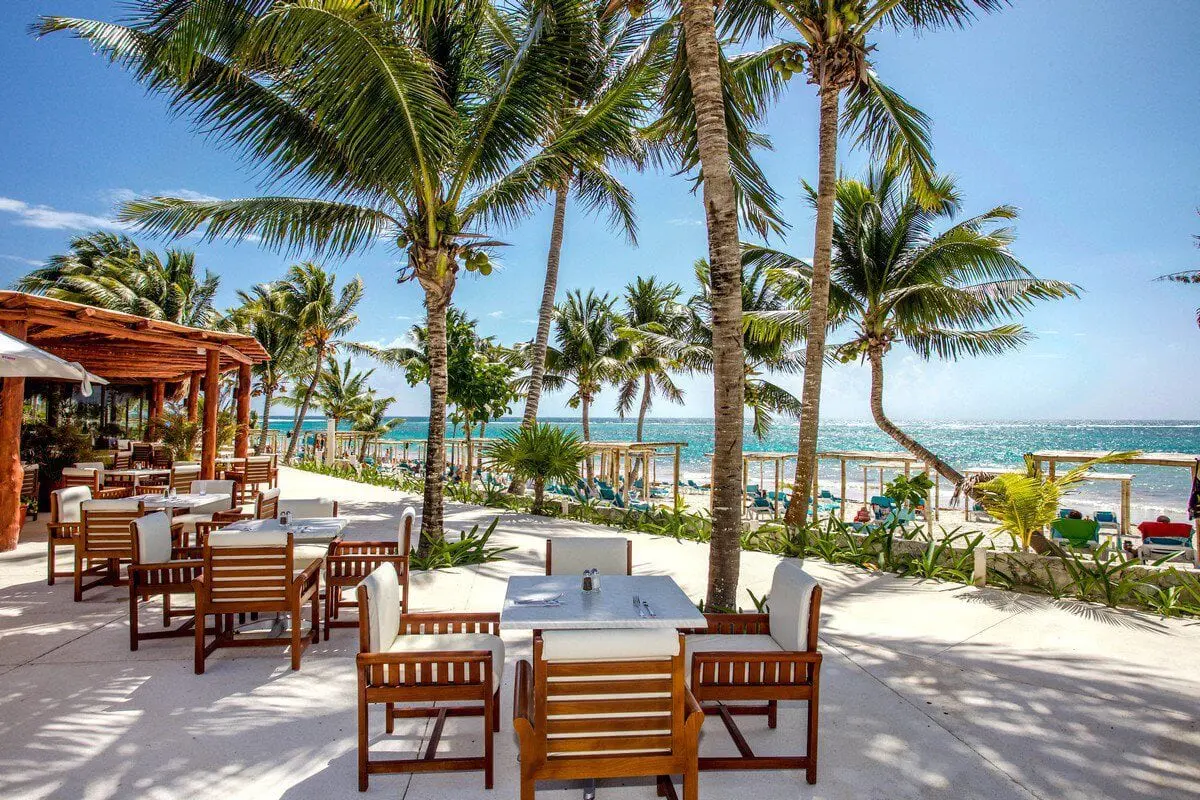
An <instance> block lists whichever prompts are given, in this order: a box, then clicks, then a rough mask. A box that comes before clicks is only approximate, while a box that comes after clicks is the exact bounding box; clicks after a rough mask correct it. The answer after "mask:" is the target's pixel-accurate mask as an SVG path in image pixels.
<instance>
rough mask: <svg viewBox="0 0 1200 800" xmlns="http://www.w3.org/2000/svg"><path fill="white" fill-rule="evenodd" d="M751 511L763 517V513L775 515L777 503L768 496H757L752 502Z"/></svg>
mask: <svg viewBox="0 0 1200 800" xmlns="http://www.w3.org/2000/svg"><path fill="white" fill-rule="evenodd" d="M750 513H752V514H754V515H755V516H756V517H762V515H763V514H766V515H768V516H774V515H775V503H774V502H773V501H772V500H771V499H769V498H766V497H755V498H754V502H753V503H751V504H750Z"/></svg>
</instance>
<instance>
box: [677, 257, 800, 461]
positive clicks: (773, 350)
mask: <svg viewBox="0 0 1200 800" xmlns="http://www.w3.org/2000/svg"><path fill="white" fill-rule="evenodd" d="M696 283H697V290H696V293H695V294H693V295H692V297H691V298H690V299H689V300H688V312H689V315H690V317H691V319H690V325H689V330H688V334H687V335H688V343H687V345H686V346H685V347H684V348H683V349H682V350H681V360H682V362H683V363H684V364H685V365H687V366H688V367H689V368H690V369H691V370H693V371H695V372H711V371H712V363H713V357H712V324H711V320H712V314H713V312H712V296H713V291H712V281H711V278H710V271H709V267H708V263H707V262H706V261H704V260H703V259H701V260H700V261H697V262H696ZM781 289H782V287H781V285H780V283H779V281H778V280H776V279H775V278H774V277H773V276H771V275H770V274H769V273H768V271H767V269H766V268H765V267H760V266H756V265H750V266H748V267H746V268H744V269H743V276H742V303H741V306H742V309H743V320H744V323H745V324H744V325H743V333H742V336H743V342H742V350H743V352H744V353H745V357H744V361H743V376H742V385H743V404H744V405H745V407H746V408H748V409H750V412H751V428H750V429H751V431H752V432H753V433H754V435H755V437H757V438H758V439H759V440H760V441H761V440H762V439H764V438H765V437H766V435H767V434H768V433H769V432H770V430H771V425H772V424H773V423H774V420H775V417H776V416H778V415H780V414H786V415H788V416H792V417H796V416H799V414H800V401H799V400H798V399H797V398H796V397H795V395H793V394H792V393H791V392H789V391H788V390H787V389H785V388H783V387H782V386H780V385H779V384H778V383H776V382H775V381H773V380H771V379H770V378H768V377H765V376H766V375H768V374H778V373H782V374H788V375H794V374H796V373H799V372H800V371H801V369H802V367H803V363H804V359H803V355H802V353H801V351H800V349H799V342H800V338H801V332H800V330H799V329H797V328H796V327H795V326H794V325H791V326H789V325H787V324H784V323H779V322H775V321H773V319H772V315H774V314H777V313H779V312H780V311H782V310H783V309H785V308H786V307H787V301H786V299H785V298H784V297H783V295H782V294H781ZM739 480H740V478H739Z"/></svg>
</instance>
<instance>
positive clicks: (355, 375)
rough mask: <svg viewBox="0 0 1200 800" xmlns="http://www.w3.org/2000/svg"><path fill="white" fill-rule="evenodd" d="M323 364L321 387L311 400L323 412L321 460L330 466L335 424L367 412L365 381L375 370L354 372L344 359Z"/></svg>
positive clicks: (369, 391)
mask: <svg viewBox="0 0 1200 800" xmlns="http://www.w3.org/2000/svg"><path fill="white" fill-rule="evenodd" d="M327 361H328V363H327V365H326V369H325V370H324V371H323V372H322V373H321V384H320V386H319V387H317V390H316V392H315V393H314V394H313V398H312V399H313V400H315V401H316V403H317V405H318V406H320V407H321V410H322V411H323V412H325V421H326V437H325V438H326V442H325V461H326V463H328V464H332V463H333V461H334V459H335V458H336V457H337V427H338V423H340V422H341V421H342V420H344V419H351V420H352V419H357V418H358V417H359V416H361V415H362V414H363V412H364V411H366V410H368V409H367V404H368V403H369V402H370V395H371V390H370V389H369V388H368V386H367V381H368V380H370V378H371V375H372V374H374V372H375V370H373V369H369V370H367V371H366V372H358V371H355V370H353V368H352V366H351V364H350V359H348V358H347V359H346V360H345V361H343V362H342V363H341V364H340V365H339V364H338V361H337V359H336V358H334V357H333V356H332V355H331V356H327Z"/></svg>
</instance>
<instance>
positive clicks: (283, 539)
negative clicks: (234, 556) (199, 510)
mask: <svg viewBox="0 0 1200 800" xmlns="http://www.w3.org/2000/svg"><path fill="white" fill-rule="evenodd" d="M287 541H288V536H287V531H222V530H220V529H219V528H218V529H217V530H215V531H213V532H212V533H211V534H209V536H208V543H209V544H210V545H212V546H213V547H284V546H286V545H287Z"/></svg>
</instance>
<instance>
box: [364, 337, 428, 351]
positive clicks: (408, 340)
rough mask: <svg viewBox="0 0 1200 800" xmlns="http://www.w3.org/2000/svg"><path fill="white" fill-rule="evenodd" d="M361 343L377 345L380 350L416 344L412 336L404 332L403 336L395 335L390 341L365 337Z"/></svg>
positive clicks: (371, 345)
mask: <svg viewBox="0 0 1200 800" xmlns="http://www.w3.org/2000/svg"><path fill="white" fill-rule="evenodd" d="M363 344H365V345H368V346H370V347H377V348H379V349H381V350H387V349H390V348H392V347H415V346H416V342H415V341H413V338H412V336H411V335H409V334H407V333H406V334H404V335H403V336H397V337H396V338H394V339H392V340H391V341H390V342H384V341H382V340H380V339H367V340H365V341H364V342H363Z"/></svg>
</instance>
